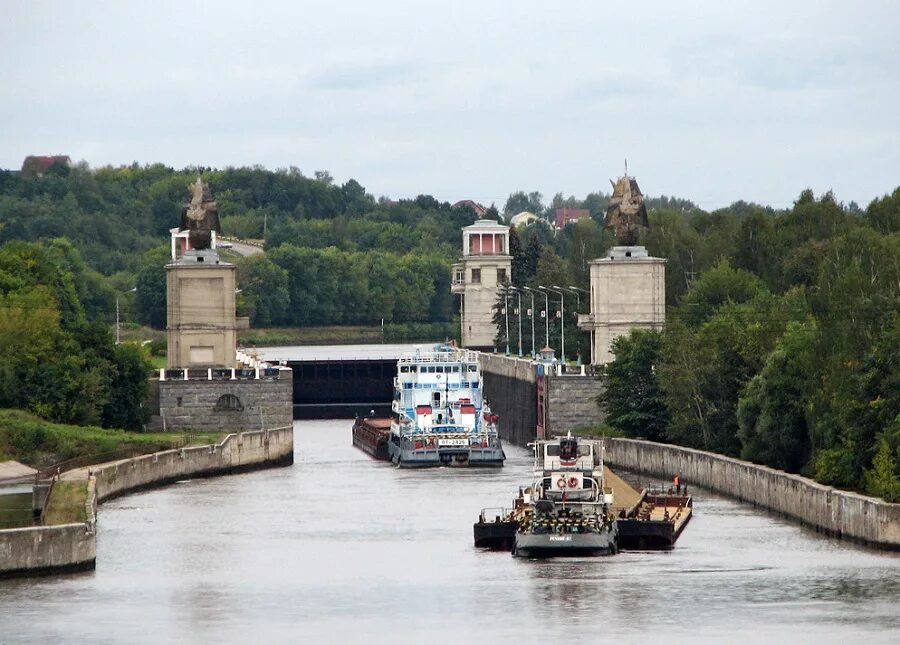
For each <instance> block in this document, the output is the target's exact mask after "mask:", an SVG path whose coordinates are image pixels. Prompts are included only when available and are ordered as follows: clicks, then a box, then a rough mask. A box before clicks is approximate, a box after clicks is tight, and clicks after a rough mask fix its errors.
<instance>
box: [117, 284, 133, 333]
mask: <svg viewBox="0 0 900 645" xmlns="http://www.w3.org/2000/svg"><path fill="white" fill-rule="evenodd" d="M135 291H137V287H134V288H132V289H129V290H128V293H134V292H135ZM121 342H122V332H121V328H120V326H119V296H116V345H118V344H119V343H121Z"/></svg>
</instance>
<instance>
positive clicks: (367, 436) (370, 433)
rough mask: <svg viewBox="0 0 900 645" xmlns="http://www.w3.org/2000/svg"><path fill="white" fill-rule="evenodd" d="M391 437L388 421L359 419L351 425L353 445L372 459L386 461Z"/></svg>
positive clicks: (388, 457)
mask: <svg viewBox="0 0 900 645" xmlns="http://www.w3.org/2000/svg"><path fill="white" fill-rule="evenodd" d="M390 437H391V420H390V419H370V418H368V417H365V418H359V417H357V419H356V421H355V422H354V423H353V445H354V446H356V447H357V448H359V449H360V450H362V451H363V452H365V453H366V454H368V455H369V456H370V457H372V458H373V459H378V460H379V461H388V460H389V459H390V455H389V454H388V440H389V439H390Z"/></svg>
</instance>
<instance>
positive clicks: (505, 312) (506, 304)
mask: <svg viewBox="0 0 900 645" xmlns="http://www.w3.org/2000/svg"><path fill="white" fill-rule="evenodd" d="M500 288H501V289H502V290H503V315H504V316H505V317H506V355H507V356H509V291H507V290H506V289H505V288H504V287H503V286H501V287H500Z"/></svg>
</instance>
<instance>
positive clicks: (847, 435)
mask: <svg viewBox="0 0 900 645" xmlns="http://www.w3.org/2000/svg"><path fill="white" fill-rule="evenodd" d="M735 211H739V212H735ZM651 225H652V228H651V229H650V230H649V231H647V232H646V233H645V235H644V238H645V239H644V243H645V244H646V246H647V247H648V250H649V251H650V252H651V253H652V254H653V255H657V256H660V257H665V258H667V259H668V260H669V262H668V266H667V269H666V270H667V284H668V286H669V289H670V292H669V293H668V301H669V307H668V309H667V324H666V328H665V330H664V331H663V332H661V333H655V332H650V331H637V332H633V333H632V334H631V335H630V336H629V337H623V338H620V339H618V340H617V341H616V342H615V345H614V351H615V356H616V359H615V361H614V362H613V363H611V364H610V365H608V366H607V368H606V374H607V378H608V388H607V390H606V392H605V394H604V395H603V396H602V397H601V402H602V404H603V405H604V406H605V407H606V409H607V411H608V415H609V417H608V423H609V424H610V425H611V426H612V427H613V428H615V429H617V430H619V431H621V432H623V433H624V434H626V435H627V436H633V437H638V436H640V437H645V438H648V439H652V440H657V441H666V442H672V443H677V444H679V445H685V446H691V447H696V448H701V449H705V450H711V451H714V452H718V453H721V454H726V455H731V456H734V457H741V458H744V459H749V460H751V461H754V462H757V463H761V464H766V465H769V466H772V467H774V468H778V469H782V470H786V471H788V472H795V473H802V474H804V475H807V476H811V477H814V478H815V479H816V480H818V481H820V482H822V483H824V484H830V485H834V486H838V487H842V488H853V489H857V490H862V491H865V492H867V493H870V494H873V495H878V496H881V497H883V498H885V499H887V500H889V501H900V189H898V190H896V191H894V193H893V194H892V195H890V196H885V197H884V198H881V199H876V200H875V201H873V202H872V203H871V204H870V205H869V207H868V208H867V209H866V210H865V211H864V212H862V211H859V210H858V209H851V208H847V207H844V206H842V205H841V204H839V203H838V202H837V201H836V200H835V199H834V197H833V196H832V195H831V194H830V193H827V194H825V195H823V196H821V197H819V198H816V197H815V196H814V195H813V194H812V193H811V192H810V191H804V192H803V193H802V194H801V195H800V197H799V199H798V200H797V201H796V203H795V204H794V206H793V208H791V209H787V210H784V211H778V212H775V211H771V210H770V209H764V208H760V207H754V206H746V205H743V206H742V207H741V208H732V209H726V210H724V211H717V212H714V213H710V214H704V213H701V214H697V215H696V216H693V217H687V218H685V217H681V216H677V215H675V214H673V213H666V212H656V213H653V214H652V215H651Z"/></svg>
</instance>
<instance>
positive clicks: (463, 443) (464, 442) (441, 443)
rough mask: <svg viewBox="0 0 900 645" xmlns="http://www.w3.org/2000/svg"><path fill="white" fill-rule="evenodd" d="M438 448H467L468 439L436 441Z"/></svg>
mask: <svg viewBox="0 0 900 645" xmlns="http://www.w3.org/2000/svg"><path fill="white" fill-rule="evenodd" d="M438 445H439V446H468V445H469V440H468V439H438Z"/></svg>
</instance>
